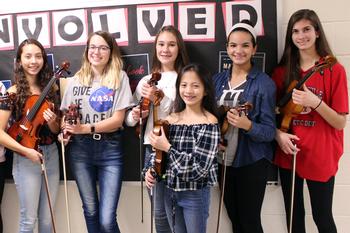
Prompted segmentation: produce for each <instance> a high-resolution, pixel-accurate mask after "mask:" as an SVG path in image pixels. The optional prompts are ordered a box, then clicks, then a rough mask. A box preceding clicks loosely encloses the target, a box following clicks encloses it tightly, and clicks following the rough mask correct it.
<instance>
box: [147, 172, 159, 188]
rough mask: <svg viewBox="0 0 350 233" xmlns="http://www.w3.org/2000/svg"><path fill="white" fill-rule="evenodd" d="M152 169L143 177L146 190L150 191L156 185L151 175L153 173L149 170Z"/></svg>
mask: <svg viewBox="0 0 350 233" xmlns="http://www.w3.org/2000/svg"><path fill="white" fill-rule="evenodd" d="M151 169H152V168H150V169H148V170H147V172H146V175H145V182H146V186H147V188H149V189H151V188H152V187H153V186H154V185H155V184H156V181H157V180H156V178H155V177H154V176H153V175H152V173H154V171H152V170H151Z"/></svg>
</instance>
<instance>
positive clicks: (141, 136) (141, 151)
mask: <svg viewBox="0 0 350 233" xmlns="http://www.w3.org/2000/svg"><path fill="white" fill-rule="evenodd" d="M141 100H142V99H141ZM139 104H140V122H139V125H140V135H139V137H140V164H139V165H140V185H141V187H140V188H141V223H143V177H142V168H143V164H142V160H143V124H142V121H143V120H142V101H140V103H139Z"/></svg>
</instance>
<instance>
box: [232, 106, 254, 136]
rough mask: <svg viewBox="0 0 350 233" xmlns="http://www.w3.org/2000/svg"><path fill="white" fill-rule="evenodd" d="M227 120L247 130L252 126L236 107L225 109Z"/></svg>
mask: <svg viewBox="0 0 350 233" xmlns="http://www.w3.org/2000/svg"><path fill="white" fill-rule="evenodd" d="M226 117H227V121H228V123H230V124H231V125H232V126H234V127H237V128H240V129H244V130H246V131H249V130H250V129H251V128H252V122H251V120H249V118H248V117H247V116H246V115H245V114H244V113H240V112H238V111H237V110H236V109H230V110H229V111H227V116H226Z"/></svg>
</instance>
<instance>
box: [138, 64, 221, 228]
mask: <svg viewBox="0 0 350 233" xmlns="http://www.w3.org/2000/svg"><path fill="white" fill-rule="evenodd" d="M166 120H167V121H168V122H169V124H170V126H169V136H168V138H169V139H167V138H166V137H165V136H164V135H165V133H164V130H163V129H162V135H161V136H158V135H156V134H154V133H153V132H152V133H151V134H150V142H151V144H152V146H153V147H154V148H156V149H158V150H162V151H165V152H167V166H166V173H165V183H166V189H165V195H164V202H165V209H166V213H167V217H168V221H169V223H170V225H171V228H172V231H173V232H176V233H182V232H183V233H186V232H187V233H205V232H206V225H207V219H208V217H209V203H210V186H213V185H214V184H215V183H216V182H217V175H216V172H217V162H216V158H215V155H216V153H217V151H218V143H219V139H220V130H219V126H218V121H217V118H216V116H215V98H214V87H213V83H212V79H211V77H210V74H209V73H208V72H207V71H206V70H205V69H204V68H203V67H202V66H200V65H197V64H190V65H188V66H185V67H184V68H183V69H182V71H181V73H180V74H179V76H178V79H177V81H176V97H175V102H174V113H172V114H171V115H169V116H168V117H167V118H166ZM153 157H154V155H153ZM153 160H154V159H153ZM153 160H151V164H152V161H153ZM151 167H152V165H150V168H149V169H148V171H147V172H146V176H145V180H146V185H147V187H148V188H152V187H153V186H154V184H155V182H156V178H155V177H153V176H152V172H151V171H152V168H151Z"/></svg>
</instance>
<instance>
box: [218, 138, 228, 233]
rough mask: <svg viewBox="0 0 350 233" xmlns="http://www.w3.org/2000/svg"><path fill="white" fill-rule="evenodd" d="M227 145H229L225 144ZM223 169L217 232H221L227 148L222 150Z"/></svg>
mask: <svg viewBox="0 0 350 233" xmlns="http://www.w3.org/2000/svg"><path fill="white" fill-rule="evenodd" d="M224 144H227V142H225V141H224ZM224 146H227V145H224ZM221 161H222V170H221V193H220V201H219V210H218V220H217V224H216V233H219V229H220V219H221V212H222V206H223V203H224V193H225V183H226V162H227V157H226V149H225V150H223V151H222V159H221Z"/></svg>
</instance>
